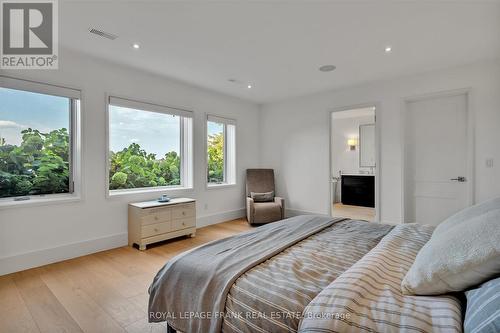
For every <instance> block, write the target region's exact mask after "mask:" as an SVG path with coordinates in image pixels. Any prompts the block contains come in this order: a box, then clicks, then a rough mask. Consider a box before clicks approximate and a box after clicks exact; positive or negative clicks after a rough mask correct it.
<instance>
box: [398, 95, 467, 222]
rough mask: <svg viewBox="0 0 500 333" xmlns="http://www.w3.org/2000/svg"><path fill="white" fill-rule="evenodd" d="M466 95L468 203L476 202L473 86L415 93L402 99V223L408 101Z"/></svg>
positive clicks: (404, 211) (404, 217) (403, 217)
mask: <svg viewBox="0 0 500 333" xmlns="http://www.w3.org/2000/svg"><path fill="white" fill-rule="evenodd" d="M462 95H465V99H466V105H465V112H466V117H465V119H466V122H467V124H466V128H467V132H466V133H465V135H466V139H467V151H466V155H467V161H466V168H467V170H466V177H467V205H469V206H471V205H473V204H475V202H476V191H475V182H476V179H475V164H474V161H475V153H476V150H475V113H474V111H473V110H474V109H473V108H472V97H473V96H472V95H473V94H472V89H471V88H460V89H453V90H445V91H438V92H432V93H427V94H421V95H415V96H409V97H405V98H404V99H403V101H402V108H401V109H402V110H403V111H402V113H401V129H402V132H401V140H400V141H401V165H402V170H401V194H402V198H401V213H402V214H401V215H402V216H401V219H402V223H406V208H405V201H406V194H407V193H406V169H407V168H406V166H407V161H406V153H407V151H406V145H407V139H406V135H405V133H406V132H407V130H408V124H407V118H408V103H412V102H419V101H425V100H429V99H437V98H442V97H451V96H462Z"/></svg>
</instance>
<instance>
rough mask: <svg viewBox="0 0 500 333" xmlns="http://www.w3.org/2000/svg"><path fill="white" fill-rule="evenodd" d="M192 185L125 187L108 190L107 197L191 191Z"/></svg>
mask: <svg viewBox="0 0 500 333" xmlns="http://www.w3.org/2000/svg"><path fill="white" fill-rule="evenodd" d="M193 190H194V189H193V188H192V187H153V188H140V189H127V190H111V191H110V190H108V192H107V197H108V198H113V197H120V196H125V195H134V194H147V193H167V194H169V193H183V192H193Z"/></svg>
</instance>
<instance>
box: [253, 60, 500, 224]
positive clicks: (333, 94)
mask: <svg viewBox="0 0 500 333" xmlns="http://www.w3.org/2000/svg"><path fill="white" fill-rule="evenodd" d="M462 88H470V89H471V108H472V110H471V111H472V112H473V113H474V114H475V176H476V184H475V195H476V201H482V200H485V199H487V198H489V197H493V196H498V195H500V149H499V148H498V143H499V142H500V130H499V126H500V62H499V61H492V62H484V63H481V64H474V65H469V66H463V67H460V68H453V69H448V70H444V71H439V72H433V73H426V74H422V75H417V76H412V77H404V78H399V79H393V80H388V81H381V82H376V83H370V84H364V85H360V86H357V87H351V88H346V89H341V90H337V91H330V92H323V93H319V94H314V95H309V96H304V97H300V98H294V99H291V100H287V101H283V102H277V103H273V104H269V105H265V106H264V107H263V108H262V117H261V126H262V129H261V133H262V142H263V143H265V144H263V145H262V151H261V162H262V165H263V166H264V167H271V168H275V169H276V175H277V193H278V194H279V195H281V196H284V197H285V198H286V199H287V206H288V207H289V208H290V210H291V213H296V212H297V211H307V212H316V213H321V214H328V213H329V199H328V198H329V183H328V177H329V170H328V168H329V163H328V140H329V125H328V124H329V118H328V117H329V112H330V111H331V110H334V109H338V108H341V107H349V106H356V105H361V104H376V105H377V124H378V126H379V127H380V142H381V152H380V154H381V163H380V168H381V170H380V171H381V177H380V179H379V181H380V191H381V195H380V198H381V201H380V204H381V206H380V207H381V210H380V214H381V221H383V222H388V223H401V222H402V198H403V196H402V142H401V137H402V132H401V131H402V119H401V115H402V111H403V107H404V99H405V98H408V97H414V96H418V95H423V94H429V93H434V92H440V91H449V90H454V89H462ZM444 133H446V132H445V129H444ZM488 157H492V158H494V159H495V165H494V167H493V168H486V165H485V160H486V158H488Z"/></svg>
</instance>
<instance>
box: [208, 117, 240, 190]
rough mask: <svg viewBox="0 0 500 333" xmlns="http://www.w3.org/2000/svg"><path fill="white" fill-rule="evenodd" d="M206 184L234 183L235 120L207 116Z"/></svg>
mask: <svg viewBox="0 0 500 333" xmlns="http://www.w3.org/2000/svg"><path fill="white" fill-rule="evenodd" d="M207 184H208V185H209V186H214V185H222V184H236V121H234V120H232V119H227V118H222V117H217V116H212V115H208V116H207Z"/></svg>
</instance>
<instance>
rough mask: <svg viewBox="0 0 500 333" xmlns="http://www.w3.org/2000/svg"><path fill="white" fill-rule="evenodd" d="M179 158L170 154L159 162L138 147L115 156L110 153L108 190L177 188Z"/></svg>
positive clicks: (134, 145) (178, 183) (173, 153)
mask: <svg viewBox="0 0 500 333" xmlns="http://www.w3.org/2000/svg"><path fill="white" fill-rule="evenodd" d="M180 166H181V160H180V156H179V155H178V154H177V153H176V152H175V151H171V152H168V153H166V154H165V156H164V157H163V158H161V159H157V158H156V155H155V154H151V153H147V152H146V151H145V150H144V149H142V148H141V146H140V145H138V144H137V143H132V144H131V145H130V146H128V147H127V148H124V149H123V150H122V151H119V152H117V153H115V152H111V156H110V169H109V188H110V189H111V190H117V189H127V188H139V187H154V186H168V185H180V183H181V175H180Z"/></svg>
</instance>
